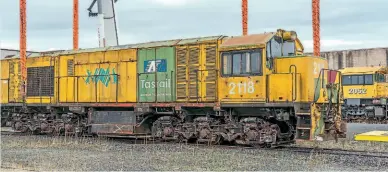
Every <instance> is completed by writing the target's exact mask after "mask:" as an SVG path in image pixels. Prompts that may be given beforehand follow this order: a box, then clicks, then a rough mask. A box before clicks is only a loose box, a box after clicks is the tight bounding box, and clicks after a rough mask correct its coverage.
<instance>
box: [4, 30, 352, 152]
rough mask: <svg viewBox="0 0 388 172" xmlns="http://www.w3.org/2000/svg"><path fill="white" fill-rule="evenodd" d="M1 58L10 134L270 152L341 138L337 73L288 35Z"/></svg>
mask: <svg viewBox="0 0 388 172" xmlns="http://www.w3.org/2000/svg"><path fill="white" fill-rule="evenodd" d="M18 64H19V59H18V57H14V58H8V59H4V60H2V61H1V67H2V73H1V80H2V85H1V86H2V89H1V90H2V98H1V104H2V107H1V108H2V116H3V117H4V118H8V119H9V120H10V121H11V122H10V124H11V125H12V127H13V128H14V129H15V130H18V131H22V132H30V131H32V132H36V133H50V134H63V133H65V134H66V133H67V134H91V135H108V136H127V137H132V136H135V137H152V138H154V139H163V140H179V141H197V142H210V143H213V144H218V143H221V142H229V143H231V142H232V143H237V144H248V145H256V146H257V145H258V146H274V145H280V144H289V143H293V142H295V141H297V140H314V139H317V138H319V139H331V138H333V137H331V136H340V137H341V136H345V130H346V124H345V123H344V122H343V121H342V119H341V107H340V103H341V100H340V98H341V94H342V91H341V87H340V79H341V74H340V72H338V71H334V70H328V69H327V68H328V64H327V61H326V60H325V59H323V58H321V57H311V56H304V55H303V46H302V44H301V42H300V41H299V39H298V38H297V35H296V33H295V32H293V31H285V30H281V29H279V30H277V31H276V32H268V33H262V34H252V35H248V36H237V37H227V36H212V37H201V38H191V39H177V40H168V41H158V42H150V43H140V44H133V45H123V46H117V47H107V48H96V49H82V50H77V51H60V52H59V51H58V52H51V53H46V54H41V55H39V56H30V57H28V58H27V89H26V90H27V98H26V101H25V103H26V104H27V109H26V108H22V105H23V102H22V100H21V97H20V94H19V93H20V68H19V67H18Z"/></svg>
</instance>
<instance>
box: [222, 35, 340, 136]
mask: <svg viewBox="0 0 388 172" xmlns="http://www.w3.org/2000/svg"><path fill="white" fill-rule="evenodd" d="M220 57H221V59H220V64H221V65H220V78H219V86H218V87H219V95H220V98H219V101H220V104H221V106H222V107H224V110H225V112H226V113H228V114H229V115H230V116H231V118H235V120H237V121H247V120H248V119H249V120H248V121H256V122H253V123H255V125H258V126H259V128H265V127H264V126H266V125H267V123H269V125H270V126H271V127H272V130H273V132H274V133H278V136H277V139H278V140H280V142H281V141H288V140H294V139H295V140H314V139H325V138H329V137H328V136H330V135H332V134H329V133H337V134H339V135H340V136H342V137H344V136H345V134H344V132H345V130H346V126H345V124H344V123H343V122H342V121H341V118H340V116H341V115H340V112H339V108H340V107H339V106H337V105H338V104H339V103H340V102H341V101H340V100H339V99H340V96H339V95H340V94H341V88H340V87H339V80H340V73H339V72H338V71H333V70H328V69H327V68H328V64H327V61H326V60H325V59H323V58H321V57H313V56H305V55H303V45H302V44H301V42H300V40H299V39H298V38H297V35H296V33H295V32H293V31H284V30H281V29H279V30H278V31H277V32H270V33H264V34H254V35H248V36H240V37H232V38H229V39H227V40H225V41H224V42H223V44H221V47H220ZM329 85H330V86H329ZM325 109H326V110H325ZM338 116H339V118H338ZM257 121H259V122H257ZM260 125H262V126H260ZM269 130H271V129H270V128H268V131H269ZM337 136H338V135H335V137H337ZM266 137H269V136H266ZM331 138H333V137H331ZM248 140H249V139H248Z"/></svg>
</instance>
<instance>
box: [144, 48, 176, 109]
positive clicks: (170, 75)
mask: <svg viewBox="0 0 388 172" xmlns="http://www.w3.org/2000/svg"><path fill="white" fill-rule="evenodd" d="M137 69H138V70H137V72H138V82H139V83H138V93H137V94H138V102H173V101H175V99H176V96H175V92H176V91H175V87H176V84H175V76H176V72H175V48H174V47H158V48H142V49H139V50H138V62H137Z"/></svg>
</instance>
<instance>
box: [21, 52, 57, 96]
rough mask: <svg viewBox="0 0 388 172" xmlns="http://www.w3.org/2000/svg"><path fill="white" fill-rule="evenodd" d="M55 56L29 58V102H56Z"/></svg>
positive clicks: (27, 64)
mask: <svg viewBox="0 0 388 172" xmlns="http://www.w3.org/2000/svg"><path fill="white" fill-rule="evenodd" d="M54 63H55V57H51V56H37V57H29V58H27V63H26V66H27V92H26V94H27V97H26V102H27V103H55V98H54V93H55V86H54V85H55V84H54V83H55V82H54V81H55V72H54V68H55V66H54Z"/></svg>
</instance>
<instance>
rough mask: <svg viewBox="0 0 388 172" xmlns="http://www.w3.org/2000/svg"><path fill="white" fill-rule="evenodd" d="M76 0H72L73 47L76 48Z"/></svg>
mask: <svg viewBox="0 0 388 172" xmlns="http://www.w3.org/2000/svg"><path fill="white" fill-rule="evenodd" d="M78 16H79V15H78V0H73V49H74V50H78V33H79V31H78V26H79V24H78Z"/></svg>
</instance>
